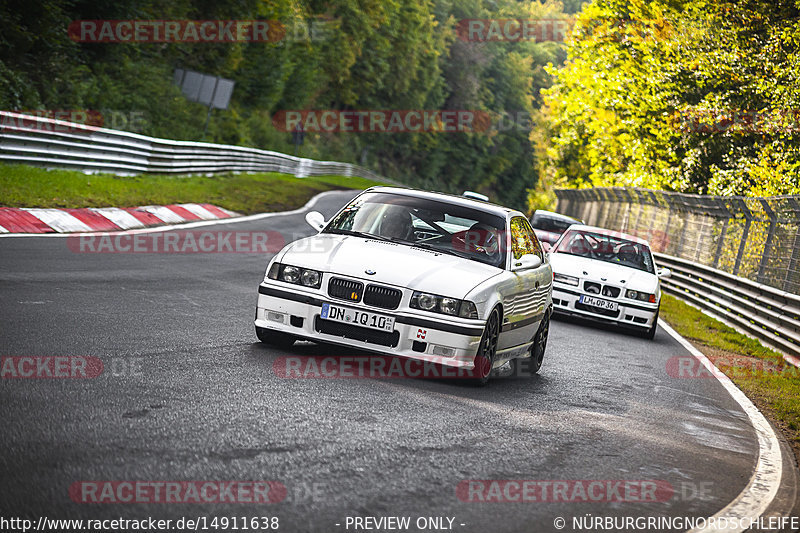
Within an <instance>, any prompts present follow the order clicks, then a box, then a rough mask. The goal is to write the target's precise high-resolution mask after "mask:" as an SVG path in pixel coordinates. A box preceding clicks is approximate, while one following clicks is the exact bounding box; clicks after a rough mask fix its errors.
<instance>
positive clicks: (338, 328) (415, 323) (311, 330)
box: [255, 282, 485, 369]
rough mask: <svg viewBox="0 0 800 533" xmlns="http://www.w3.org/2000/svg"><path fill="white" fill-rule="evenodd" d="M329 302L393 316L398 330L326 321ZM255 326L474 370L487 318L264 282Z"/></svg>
mask: <svg viewBox="0 0 800 533" xmlns="http://www.w3.org/2000/svg"><path fill="white" fill-rule="evenodd" d="M326 302H328V303H332V304H336V305H339V306H342V307H348V308H352V309H357V310H361V311H369V312H372V313H377V314H380V315H385V316H391V317H394V318H395V324H394V330H393V331H392V332H391V333H384V332H381V331H377V330H370V329H367V328H363V327H359V326H354V325H351V324H341V323H338V322H332V321H330V320H324V319H321V318H320V311H321V308H322V304H323V303H326ZM255 325H256V326H257V327H260V328H267V329H271V330H275V331H281V332H284V333H288V334H290V335H294V336H296V337H300V338H304V339H308V340H311V341H314V342H328V343H332V344H339V345H344V346H351V347H353V348H358V349H361V350H369V351H373V352H378V353H383V354H389V355H400V356H403V357H409V358H412V359H419V360H422V361H432V362H435V363H438V364H442V365H445V366H451V367H459V368H466V369H472V368H473V367H474V361H475V355H476V354H477V351H478V347H479V345H480V340H481V335H482V334H483V328H484V326H485V321H481V320H467V319H456V318H454V317H448V316H444V315H442V316H441V317H440V316H436V317H435V318H432V317H430V316H425V315H422V314H420V313H414V312H413V310H409V309H404V308H402V307H401V308H400V309H395V310H388V309H381V308H377V307H370V306H365V305H363V304H359V303H349V302H341V301H337V300H336V299H331V298H330V297H327V296H326V295H324V294H321V293H314V292H311V291H309V290H304V288H303V287H300V286H292V287H291V289H288V288H287V287H285V286H283V285H278V284H271V283H268V282H264V283H262V284H261V285H260V286H259V288H258V303H257V306H256V317H255Z"/></svg>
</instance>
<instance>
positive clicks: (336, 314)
mask: <svg viewBox="0 0 800 533" xmlns="http://www.w3.org/2000/svg"><path fill="white" fill-rule="evenodd" d="M319 316H320V318H324V319H325V320H332V321H334V322H341V323H343V324H352V325H354V326H361V327H362V328H369V329H376V330H378V331H392V330H393V329H394V317H391V316H386V315H379V314H377V313H372V312H370V311H362V310H361V309H351V308H349V307H341V306H338V305H334V304H329V303H324V304H322V311H320V314H319Z"/></svg>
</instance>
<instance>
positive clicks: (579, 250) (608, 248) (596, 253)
mask: <svg viewBox="0 0 800 533" xmlns="http://www.w3.org/2000/svg"><path fill="white" fill-rule="evenodd" d="M554 252H556V253H564V254H570V255H577V256H580V257H588V258H590V259H597V260H600V261H605V262H606V263H614V264H618V265H622V266H626V267H630V268H635V269H637V270H644V271H645V272H650V273H651V274H653V273H655V268H654V266H653V256H652V255H651V254H650V248H648V247H647V246H645V245H644V244H641V243H638V242H633V241H630V240H628V239H625V238H623V237H619V236H616V235H602V234H600V233H595V232H592V231H584V230H572V231H568V232H567V233H565V234H564V236H563V237H562V238H561V241H560V242H559V243H558V247H557V248H556V249H555V250H554Z"/></svg>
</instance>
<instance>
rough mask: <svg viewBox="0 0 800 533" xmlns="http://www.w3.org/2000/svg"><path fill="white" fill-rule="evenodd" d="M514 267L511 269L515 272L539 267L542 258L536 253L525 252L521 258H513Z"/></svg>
mask: <svg viewBox="0 0 800 533" xmlns="http://www.w3.org/2000/svg"><path fill="white" fill-rule="evenodd" d="M511 264H512V267H511V270H512V271H513V272H518V271H520V270H530V269H532V268H538V267H540V266H541V265H542V258H541V257H539V256H538V255H536V254H525V255H523V256H522V257H520V258H519V259H512V263H511Z"/></svg>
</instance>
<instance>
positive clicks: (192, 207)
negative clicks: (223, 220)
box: [178, 204, 219, 220]
mask: <svg viewBox="0 0 800 533" xmlns="http://www.w3.org/2000/svg"><path fill="white" fill-rule="evenodd" d="M178 205H179V206H180V207H182V208H184V209H186V210H187V211H189V212H190V213H192V214H193V215H197V216H199V217H200V218H202V219H203V220H217V219H218V218H219V217H218V216H217V215H215V214H214V213H212V212H211V211H209V210H208V209H206V208H205V207H203V206H202V205H198V204H178Z"/></svg>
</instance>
